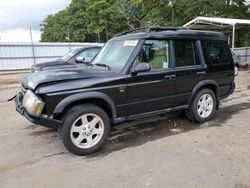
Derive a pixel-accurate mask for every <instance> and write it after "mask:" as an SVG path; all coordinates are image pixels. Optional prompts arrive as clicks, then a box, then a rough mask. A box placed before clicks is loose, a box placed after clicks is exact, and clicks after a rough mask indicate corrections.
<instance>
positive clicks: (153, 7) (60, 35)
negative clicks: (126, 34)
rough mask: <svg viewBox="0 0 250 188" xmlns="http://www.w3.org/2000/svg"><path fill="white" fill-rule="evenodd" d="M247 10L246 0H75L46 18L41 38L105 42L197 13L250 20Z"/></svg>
mask: <svg viewBox="0 0 250 188" xmlns="http://www.w3.org/2000/svg"><path fill="white" fill-rule="evenodd" d="M248 10H249V5H248V4H247V2H246V0H72V2H71V3H70V5H69V6H68V7H67V8H66V9H65V10H63V11H60V12H58V13H57V14H54V15H48V16H47V17H46V18H45V20H44V21H43V23H42V24H41V31H42V36H41V38H42V41H60V42H63V41H68V40H70V41H78V42H83V41H88V42H97V41H99V40H100V41H101V42H105V41H106V40H108V39H109V38H110V37H112V36H113V35H114V34H116V33H119V32H121V31H124V30H128V29H131V28H136V27H144V26H148V25H163V26H164V25H165V26H166V25H168V26H169V25H173V26H180V25H183V24H184V23H186V22H188V21H190V20H191V19H193V18H195V17H197V16H209V17H226V18H242V19H249V18H250V13H249V11H248ZM249 33H250V32H249V30H244V32H239V33H238V35H237V45H246V44H250V37H249V36H250V34H249ZM68 37H69V38H68Z"/></svg>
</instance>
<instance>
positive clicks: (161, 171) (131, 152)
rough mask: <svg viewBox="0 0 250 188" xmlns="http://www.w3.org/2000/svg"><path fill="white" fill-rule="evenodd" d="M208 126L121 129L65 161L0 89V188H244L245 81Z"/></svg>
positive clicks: (160, 122)
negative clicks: (85, 153)
mask: <svg viewBox="0 0 250 188" xmlns="http://www.w3.org/2000/svg"><path fill="white" fill-rule="evenodd" d="M236 85H237V88H236V91H235V92H234V94H233V95H232V96H230V97H229V98H227V99H225V100H223V101H222V103H221V107H220V110H219V112H218V114H217V117H216V119H215V120H213V121H211V122H207V123H204V124H201V125H199V124H196V123H192V122H190V121H188V120H187V119H186V118H185V117H184V116H182V115H181V114H180V113H171V114H166V115H160V116H154V117H151V118H147V119H142V120H138V121H134V122H131V123H124V124H121V125H119V126H117V127H116V129H115V130H113V131H112V133H111V135H110V138H109V140H108V143H107V144H106V146H105V148H104V149H103V150H101V151H100V152H97V153H96V154H94V155H90V156H85V157H79V156H75V155H73V154H71V153H69V152H68V151H67V150H66V149H65V148H64V146H63V144H62V143H61V141H60V140H59V138H58V136H57V133H56V132H55V131H53V130H50V129H47V128H44V127H39V126H35V125H32V124H31V123H30V122H28V121H27V120H26V119H24V118H23V117H22V116H20V115H19V114H18V113H17V112H15V107H14V102H6V100H7V99H8V98H11V97H12V96H13V95H14V94H16V93H17V92H18V91H19V88H16V87H13V86H14V85H12V87H10V86H9V87H2V88H0V121H1V123H0V140H1V142H0V149H1V151H0V187H1V188H2V187H11V188H12V187H25V188H26V187H65V188H68V187H91V188H93V187H101V188H106V187H107V188H111V187H115V188H119V187H124V188H129V187H131V188H137V187H138V188H141V187H154V188H155V187H162V188H166V187H178V188H179V187H183V188H184V187H185V188H187V187H192V188H193V187H202V188H206V187H211V188H217V187H218V188H223V187H225V188H250V120H249V116H250V73H248V72H240V74H239V76H238V77H237V78H236Z"/></svg>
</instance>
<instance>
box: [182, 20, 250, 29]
mask: <svg viewBox="0 0 250 188" xmlns="http://www.w3.org/2000/svg"><path fill="white" fill-rule="evenodd" d="M233 25H235V26H236V28H237V29H238V28H241V27H245V26H250V20H244V19H233V18H215V17H197V18H195V19H193V20H191V21H189V22H188V23H186V24H184V25H183V27H189V28H192V29H204V30H205V29H210V30H224V31H226V30H231V29H232V26H233Z"/></svg>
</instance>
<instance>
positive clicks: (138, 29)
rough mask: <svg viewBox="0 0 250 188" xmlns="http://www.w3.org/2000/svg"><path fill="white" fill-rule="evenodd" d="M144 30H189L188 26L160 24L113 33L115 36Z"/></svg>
mask: <svg viewBox="0 0 250 188" xmlns="http://www.w3.org/2000/svg"><path fill="white" fill-rule="evenodd" d="M140 30H145V32H147V33H149V32H160V31H177V30H189V28H186V27H161V26H148V27H139V28H135V29H131V30H128V31H124V32H122V33H118V34H117V35H115V37H118V36H122V35H126V34H128V33H132V32H135V31H140Z"/></svg>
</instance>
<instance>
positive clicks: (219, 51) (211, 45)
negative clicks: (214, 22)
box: [205, 41, 229, 65]
mask: <svg viewBox="0 0 250 188" xmlns="http://www.w3.org/2000/svg"><path fill="white" fill-rule="evenodd" d="M205 45H206V48H207V52H208V55H209V58H210V62H211V63H212V65H221V64H228V62H229V58H228V53H227V50H226V48H225V43H224V42H218V41H206V42H205Z"/></svg>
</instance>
